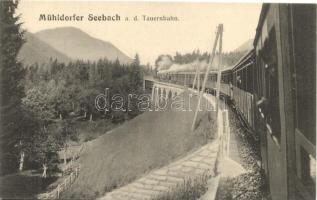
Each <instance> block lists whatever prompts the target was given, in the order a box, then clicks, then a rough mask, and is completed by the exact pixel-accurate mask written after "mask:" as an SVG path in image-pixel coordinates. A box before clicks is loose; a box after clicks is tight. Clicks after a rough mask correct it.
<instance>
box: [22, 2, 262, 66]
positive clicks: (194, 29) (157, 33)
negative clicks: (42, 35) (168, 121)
mask: <svg viewBox="0 0 317 200" xmlns="http://www.w3.org/2000/svg"><path fill="white" fill-rule="evenodd" d="M260 11H261V4H260V3H235V4H233V3H206V2H205V3H190V2H186V3H180V2H174V3H172V2H161V3H159V2H102V1H96V2H91V1H78V2H76V1H25V0H24V1H21V2H20V5H19V7H18V10H17V13H18V14H21V21H23V22H24V24H23V28H25V29H27V30H28V31H30V32H32V33H35V32H37V31H40V30H44V29H50V28H56V27H65V26H73V27H77V28H79V29H81V30H82V31H84V32H86V33H88V34H89V35H91V36H92V37H95V38H98V39H101V40H104V41H108V42H111V43H112V44H113V45H115V46H116V47H117V48H119V49H120V50H121V51H123V52H124V53H125V54H126V55H128V56H129V57H131V58H133V57H134V55H135V54H136V53H138V54H139V56H140V60H141V63H143V64H146V63H148V62H149V63H150V64H154V62H155V59H156V58H157V57H158V56H159V55H160V54H170V55H175V53H176V52H180V53H188V52H192V51H193V50H197V49H199V50H200V51H201V52H202V51H208V52H210V51H211V48H212V43H213V41H214V38H215V33H216V27H217V25H218V24H219V23H223V25H224V33H223V51H225V52H228V51H232V50H234V49H235V48H237V47H238V46H239V45H241V44H242V43H243V42H245V41H247V40H249V39H252V38H254V36H255V30H256V26H257V23H258V20H259V16H260ZM40 14H65V15H73V14H76V15H83V16H84V19H83V21H78V22H74V21H67V22H66V21H64V22H62V21H39V16H40ZM89 14H93V15H95V16H98V15H102V14H104V15H111V16H112V15H115V14H118V15H120V16H121V21H113V22H109V21H94V22H92V21H88V19H87V18H88V15H89ZM143 15H147V16H176V17H177V18H178V19H179V20H178V21H156V22H153V21H152V22H149V21H143V20H140V18H141V17H142V16H143ZM135 16H138V17H139V21H134V20H133V17H135ZM125 17H128V18H129V21H125V20H124V18H125Z"/></svg>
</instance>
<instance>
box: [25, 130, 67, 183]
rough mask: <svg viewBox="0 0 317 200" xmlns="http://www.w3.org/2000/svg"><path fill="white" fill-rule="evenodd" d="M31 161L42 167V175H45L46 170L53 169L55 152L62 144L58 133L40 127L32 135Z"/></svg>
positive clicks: (55, 165) (55, 158) (55, 159)
mask: <svg viewBox="0 0 317 200" xmlns="http://www.w3.org/2000/svg"><path fill="white" fill-rule="evenodd" d="M32 140H33V144H32V147H31V149H32V150H31V151H32V161H33V162H35V163H37V164H38V165H39V166H41V167H42V168H43V173H42V177H44V178H46V177H47V171H48V170H54V169H56V168H57V164H58V160H59V159H58V154H57V152H58V151H59V150H60V149H61V148H62V146H63V139H62V137H61V135H60V134H53V133H50V132H48V131H47V130H44V129H42V130H41V131H40V132H39V133H38V134H35V135H34V136H33V137H32Z"/></svg>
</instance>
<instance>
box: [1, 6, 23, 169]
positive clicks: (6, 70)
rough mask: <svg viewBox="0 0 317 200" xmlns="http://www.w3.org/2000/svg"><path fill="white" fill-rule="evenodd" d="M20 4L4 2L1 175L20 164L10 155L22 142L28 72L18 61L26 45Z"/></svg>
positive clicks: (2, 18) (2, 9)
mask: <svg viewBox="0 0 317 200" xmlns="http://www.w3.org/2000/svg"><path fill="white" fill-rule="evenodd" d="M17 6H18V3H17V2H16V1H12V0H8V1H0V24H1V26H0V48H1V49H0V52H1V53H0V76H1V77H0V91H1V92H0V113H1V115H0V123H1V124H0V129H1V135H0V137H1V138H0V141H1V144H0V146H1V149H0V152H1V155H0V159H1V166H0V168H1V172H2V173H6V172H10V171H12V169H13V167H12V166H14V165H15V164H16V163H17V160H16V159H15V158H16V157H15V156H14V155H12V154H11V153H10V152H12V151H13V149H14V148H15V146H16V145H18V144H19V143H20V142H21V141H20V140H19V138H21V137H19V135H20V134H23V132H19V130H23V126H24V124H21V123H20V122H21V113H20V110H21V109H20V107H21V98H22V97H23V96H24V86H23V84H22V80H23V78H24V74H25V70H24V69H23V68H22V65H21V63H20V62H18V60H17V55H18V52H19V50H20V48H21V46H22V45H23V43H24V40H23V34H24V31H23V30H22V29H21V23H19V22H18V20H19V16H16V15H15V10H16V8H17Z"/></svg>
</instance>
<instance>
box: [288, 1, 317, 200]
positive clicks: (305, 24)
mask: <svg viewBox="0 0 317 200" xmlns="http://www.w3.org/2000/svg"><path fill="white" fill-rule="evenodd" d="M292 13H293V47H294V54H293V55H294V69H293V86H294V89H293V93H294V97H295V104H294V110H295V131H294V132H295V152H296V189H297V193H296V199H304V200H310V199H315V198H316V7H315V6H313V5H294V6H293V12H292ZM303 19H309V20H303Z"/></svg>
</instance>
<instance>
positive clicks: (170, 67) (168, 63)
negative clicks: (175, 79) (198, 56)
mask: <svg viewBox="0 0 317 200" xmlns="http://www.w3.org/2000/svg"><path fill="white" fill-rule="evenodd" d="M218 63H219V57H218V56H216V57H215V58H214V60H213V63H212V66H211V68H212V69H213V68H214V69H217V67H218ZM159 64H161V65H159ZM158 66H159V68H158V69H159V73H170V72H195V71H196V67H197V66H199V68H200V71H201V72H202V71H205V70H206V69H207V66H208V61H207V60H201V61H200V60H195V61H194V62H191V63H187V64H178V63H173V61H172V60H170V58H169V57H167V56H166V58H165V59H162V61H160V62H159V63H158Z"/></svg>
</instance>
